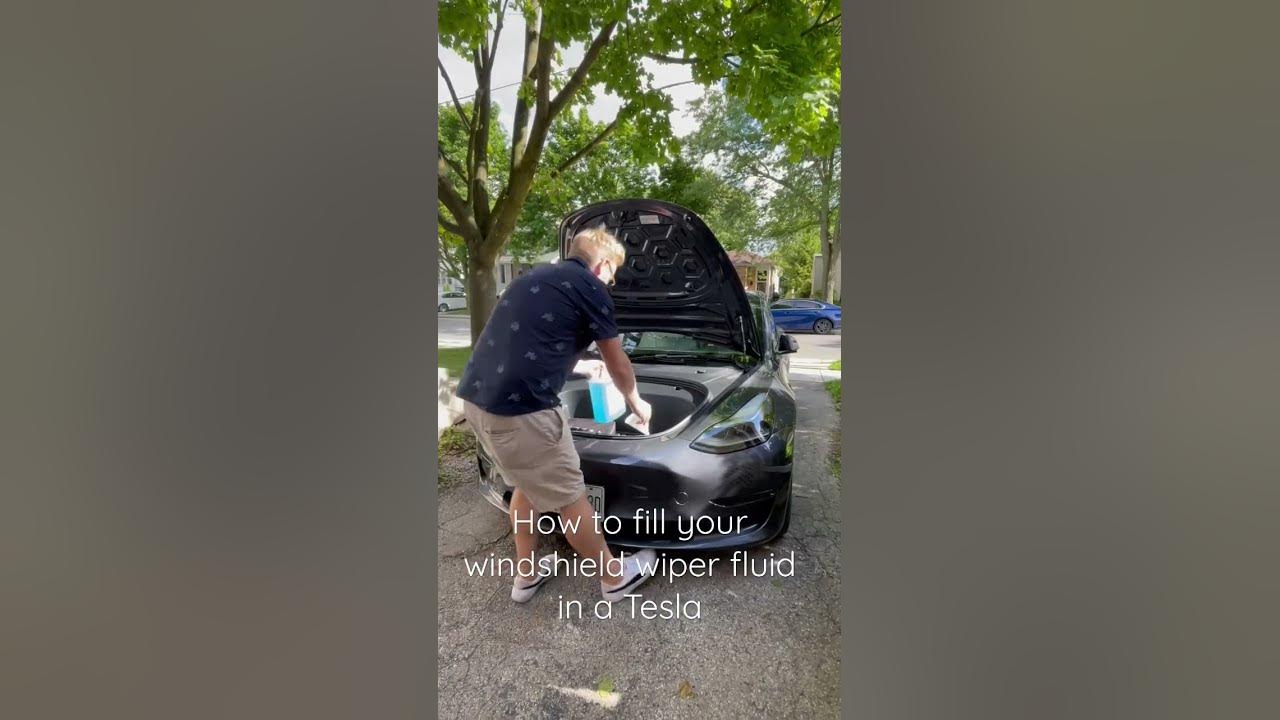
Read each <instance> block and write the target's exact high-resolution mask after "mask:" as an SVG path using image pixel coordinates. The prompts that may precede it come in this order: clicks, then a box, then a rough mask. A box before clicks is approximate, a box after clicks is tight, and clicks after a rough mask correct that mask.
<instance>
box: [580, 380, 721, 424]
mask: <svg viewBox="0 0 1280 720" xmlns="http://www.w3.org/2000/svg"><path fill="white" fill-rule="evenodd" d="M636 384H637V385H638V386H639V389H640V397H641V398H642V399H644V400H645V401H646V402H648V403H649V404H650V405H652V406H653V417H652V418H651V419H650V421H649V434H650V435H657V434H660V433H664V432H666V431H667V430H670V429H671V428H673V427H675V426H676V425H679V424H680V423H681V422H683V421H684V419H685V418H687V417H689V416H690V415H692V414H693V413H694V412H695V411H696V410H697V409H698V408H699V407H701V406H702V403H703V402H704V401H705V400H706V399H707V392H706V390H704V389H702V388H700V387H698V386H696V385H688V384H684V383H676V382H673V381H671V380H655V379H652V378H636ZM560 402H561V403H563V404H564V407H565V410H566V411H567V413H568V415H569V417H570V418H572V419H573V420H574V423H573V425H574V429H575V430H578V431H580V432H587V433H594V434H600V435H641V434H642V433H641V432H640V431H639V430H636V429H635V428H633V427H631V426H630V425H628V424H627V423H625V422H623V420H625V419H626V416H627V415H629V414H630V412H628V413H624V414H623V416H622V417H621V418H618V420H617V421H615V422H612V423H607V424H604V425H599V424H597V423H595V422H593V413H592V411H591V394H590V391H589V390H588V389H587V381H586V380H583V379H573V380H570V381H569V382H567V383H565V386H564V389H563V390H562V391H561V392H560Z"/></svg>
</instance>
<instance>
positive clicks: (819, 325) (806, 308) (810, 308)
mask: <svg viewBox="0 0 1280 720" xmlns="http://www.w3.org/2000/svg"><path fill="white" fill-rule="evenodd" d="M769 311H770V313H772V314H773V324H774V325H776V326H777V328H778V329H779V330H782V331H784V332H792V331H796V330H803V331H813V332H816V333H818V334H819V335H826V334H827V333H829V332H831V331H832V330H836V329H839V327H840V306H839V305H832V304H831V303H825V302H820V301H818V300H779V301H777V302H775V303H773V304H772V305H770V306H769Z"/></svg>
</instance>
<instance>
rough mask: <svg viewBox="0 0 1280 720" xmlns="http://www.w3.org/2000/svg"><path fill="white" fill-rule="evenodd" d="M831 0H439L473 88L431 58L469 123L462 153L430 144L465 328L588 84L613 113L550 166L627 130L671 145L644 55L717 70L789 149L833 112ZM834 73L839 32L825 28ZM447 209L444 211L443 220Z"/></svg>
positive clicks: (646, 151)
mask: <svg viewBox="0 0 1280 720" xmlns="http://www.w3.org/2000/svg"><path fill="white" fill-rule="evenodd" d="M830 4H831V3H830V0H824V1H823V2H821V3H819V2H809V1H803V2H802V1H798V0H770V1H769V2H764V1H762V0H755V1H754V2H745V1H744V0H689V1H686V2H680V3H661V2H652V1H651V0H650V1H648V2H645V1H642V0H444V1H443V2H442V3H441V5H440V10H439V21H440V43H441V45H443V46H444V47H446V48H449V49H450V50H453V51H454V52H456V53H458V55H460V56H461V57H463V58H468V59H470V60H471V64H472V68H473V70H474V73H475V80H476V92H475V94H474V98H473V101H472V103H471V108H470V112H467V110H466V109H465V108H464V107H463V105H462V102H461V100H460V98H459V97H458V94H457V92H456V91H455V88H454V84H453V81H452V78H450V77H449V76H448V74H447V73H446V72H445V70H444V65H443V64H441V65H440V66H439V68H440V73H441V76H442V79H443V80H444V84H445V86H446V87H448V89H449V93H450V98H451V101H452V105H453V109H454V110H455V111H456V113H457V115H458V117H459V119H460V120H461V123H462V126H463V127H464V128H465V130H466V134H467V141H466V143H465V153H463V152H462V151H460V150H455V152H457V153H458V154H457V155H454V154H452V153H450V152H449V150H448V148H447V147H446V145H445V144H444V143H441V145H440V148H441V149H440V155H439V158H438V163H439V170H440V179H439V182H438V184H437V190H438V193H439V198H440V204H441V212H440V224H441V226H442V227H443V228H444V229H445V230H446V231H448V232H451V233H453V234H454V235H456V236H458V237H460V238H461V239H462V241H463V242H464V243H465V244H466V248H467V285H468V294H469V296H470V298H469V304H470V305H471V307H472V312H471V333H472V337H476V336H478V335H479V332H480V330H481V329H483V326H484V323H485V322H486V321H487V319H488V316H489V313H490V312H491V311H492V308H493V305H494V303H495V300H496V293H495V283H494V278H493V266H494V261H495V260H496V259H497V257H498V255H499V254H500V252H501V251H502V248H503V247H504V246H505V245H506V244H507V242H508V240H509V239H510V238H511V237H512V235H513V233H514V231H515V229H516V225H517V221H518V220H519V218H520V217H521V214H522V211H523V209H524V207H525V203H526V201H527V200H528V199H529V197H530V193H531V192H532V191H533V188H534V184H535V180H536V179H537V177H538V171H539V169H540V168H543V165H544V162H545V161H544V157H543V156H544V151H545V150H546V148H547V146H548V140H549V136H550V133H551V129H552V127H553V125H554V123H555V121H556V119H557V118H559V117H560V116H561V115H562V114H563V113H564V112H565V111H566V110H567V109H568V108H569V107H570V106H571V105H573V104H574V103H575V102H578V101H581V100H582V99H583V96H584V93H590V92H591V91H592V88H593V87H597V86H602V87H603V88H604V89H605V90H607V91H609V92H611V93H613V94H614V95H616V96H618V97H619V98H621V99H622V102H623V106H622V110H621V111H620V112H619V114H618V116H617V117H616V118H614V120H613V121H611V122H610V123H608V124H607V125H605V126H604V128H602V129H601V131H600V132H599V133H598V134H597V135H596V136H595V137H593V138H591V139H590V140H588V141H586V143H585V144H584V145H583V146H582V147H581V148H579V149H577V150H575V151H574V152H572V153H570V154H569V155H568V156H567V157H565V158H564V159H563V160H562V161H561V162H560V163H559V165H558V166H556V167H554V168H552V170H553V171H555V172H559V173H563V172H564V171H565V170H567V169H568V168H569V167H572V166H573V165H574V164H575V163H577V162H578V161H580V160H582V159H583V158H584V157H586V156H587V155H589V154H590V153H592V152H593V151H594V150H596V149H597V148H598V147H599V146H600V145H601V144H602V143H603V142H604V140H605V139H607V138H608V137H609V136H610V135H612V134H614V133H616V132H617V131H618V130H620V129H621V128H623V127H624V126H625V127H627V128H629V129H630V130H631V132H630V133H626V134H624V135H623V137H627V138H629V139H630V140H629V142H628V143H627V144H628V147H629V150H630V152H631V153H633V154H634V156H635V158H636V160H637V162H640V163H642V164H648V163H651V162H654V161H657V160H658V159H661V158H663V157H666V156H669V155H671V154H673V149H674V148H673V137H672V134H671V127H670V123H669V114H670V112H671V110H672V104H671V100H670V98H668V97H667V95H666V94H665V92H664V91H665V90H666V88H663V87H655V86H654V84H653V76H652V73H649V72H648V71H646V70H645V69H644V67H643V65H642V62H641V61H642V60H643V59H645V58H649V59H652V60H656V61H659V62H674V63H680V64H686V65H690V66H691V69H692V73H693V77H694V80H695V81H697V82H700V83H703V84H709V83H712V82H716V81H719V80H721V79H724V80H726V85H725V87H726V92H728V93H730V94H731V95H734V96H735V97H739V98H741V99H742V100H743V102H745V103H746V104H747V106H748V108H749V109H750V110H751V112H753V113H761V114H762V115H763V114H768V115H769V120H768V121H767V123H766V124H767V126H769V127H774V126H777V128H778V130H779V132H781V130H782V128H784V127H785V128H790V129H789V130H788V136H787V137H788V139H787V140H786V143H787V144H788V147H791V146H792V145H794V146H796V147H799V146H800V145H801V144H802V143H803V142H806V141H807V140H806V139H807V138H810V136H816V135H819V134H820V133H821V124H822V123H821V119H822V118H824V117H826V116H827V115H828V114H829V112H830V107H829V104H830V102H829V97H828V94H829V90H830V86H831V77H832V74H831V72H830V69H829V67H828V66H829V65H830V64H831V63H830V59H831V57H832V41H831V39H830V38H831V36H832V32H831V28H833V27H838V26H836V25H833V22H834V20H835V19H837V18H838V17H839V14H838V13H837V14H835V15H828V14H827V11H828V8H829V5H830ZM508 11H513V12H516V13H518V14H521V15H523V17H524V20H525V28H526V31H525V37H524V53H523V57H524V61H523V69H522V74H521V86H520V91H519V93H518V94H517V101H516V103H517V104H516V108H515V122H514V127H513V131H512V136H511V141H510V151H509V157H508V160H507V162H506V163H505V165H506V167H505V175H504V176H503V180H502V181H501V182H500V183H498V184H497V185H496V186H495V185H494V184H493V180H494V178H495V176H496V175H497V170H498V168H499V167H500V166H501V165H502V164H503V163H500V162H496V160H497V158H495V157H494V156H493V155H492V154H491V153H490V144H489V138H490V134H491V131H492V128H493V125H494V122H493V117H494V116H493V113H492V104H491V100H492V78H493V68H494V60H495V55H496V48H497V46H498V40H499V38H500V37H501V33H502V27H503V23H504V20H505V18H506V17H507V14H508ZM835 35H836V36H837V37H836V41H835V44H834V47H835V52H834V57H835V58H836V62H835V65H836V74H835V76H834V77H835V81H836V86H838V80H839V76H838V64H839V62H838V60H839V42H838V32H836V33H835ZM574 43H582V44H583V46H584V47H585V52H584V54H583V58H582V61H581V62H580V63H579V64H578V65H577V66H576V67H572V68H563V69H560V70H553V65H555V64H556V63H557V62H558V58H559V57H560V54H561V51H562V50H563V49H564V48H566V47H568V46H570V45H571V44H574ZM446 216H447V217H446Z"/></svg>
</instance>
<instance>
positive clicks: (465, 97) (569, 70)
mask: <svg viewBox="0 0 1280 720" xmlns="http://www.w3.org/2000/svg"><path fill="white" fill-rule="evenodd" d="M577 69H578V68H576V67H571V68H564V69H563V70H557V71H555V72H553V73H551V74H552V75H563V74H564V73H567V72H573V71H574V70H577ZM521 82H523V80H517V81H515V82H513V83H507V84H506V85H499V86H498V87H494V88H489V92H493V91H494V90H506V89H507V88H510V87H515V86H517V85H519V84H520V83H521ZM475 96H476V94H475V93H471V94H470V95H459V96H458V102H462V101H463V100H467V99H468V98H473V97H475ZM452 104H453V98H449V99H448V100H444V101H442V102H439V103H436V105H437V106H439V105H452Z"/></svg>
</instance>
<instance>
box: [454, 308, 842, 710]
mask: <svg viewBox="0 0 1280 720" xmlns="http://www.w3.org/2000/svg"><path fill="white" fill-rule="evenodd" d="M466 322H467V321H466V320H465V319H455V318H447V319H446V318H444V317H441V333H440V344H441V346H442V347H443V346H445V343H446V342H447V341H448V340H449V338H455V339H456V338H459V337H461V338H463V339H464V342H463V344H464V345H465V337H466V328H467V325H466ZM799 339H800V342H801V347H802V348H806V347H807V348H812V350H810V352H812V353H815V354H816V353H818V352H824V353H826V356H825V357H829V358H831V359H835V358H838V357H839V335H838V334H836V335H829V336H813V335H800V336H799ZM455 341H456V340H455ZM807 341H816V342H807ZM821 359H822V356H819V357H815V358H814V361H815V362H816V361H818V360H821ZM827 362H829V361H827ZM832 376H833V375H832V374H831V373H820V372H816V371H810V372H804V371H798V372H795V373H793V374H792V384H793V386H794V388H795V391H796V404H797V411H798V414H799V418H798V427H797V431H796V441H795V465H794V474H793V483H794V503H795V506H794V510H793V515H792V522H791V527H790V530H789V531H788V533H787V534H786V535H785V536H783V537H782V538H780V539H779V540H777V541H775V542H773V543H770V544H768V545H765V546H763V547H759V548H755V549H753V550H750V551H748V552H747V556H748V557H749V558H750V560H751V561H752V562H753V563H755V564H757V565H763V564H765V563H767V562H768V561H769V559H770V557H771V554H772V556H776V557H788V556H789V553H791V552H792V551H794V553H795V566H794V574H793V575H791V576H789V577H768V576H766V577H750V576H746V575H735V574H733V573H732V572H729V571H727V570H725V571H721V568H727V567H728V566H729V565H730V562H731V559H732V558H731V553H727V552H725V553H674V554H673V556H676V557H681V558H686V559H690V560H692V559H693V558H699V557H702V558H708V559H710V558H719V561H720V562H719V566H718V568H717V569H716V571H715V572H713V573H712V574H711V575H710V576H709V577H692V576H686V577H682V578H677V579H675V580H673V581H669V580H668V579H666V578H654V579H653V580H651V581H650V582H649V583H648V584H646V585H645V586H644V587H643V588H642V591H641V592H642V594H643V596H644V600H646V601H654V602H655V603H657V604H658V605H659V606H661V607H674V608H676V609H679V608H681V607H682V606H684V605H686V604H687V603H688V601H690V600H695V601H697V603H698V605H699V606H700V611H699V613H698V614H699V617H697V618H691V617H681V616H680V613H678V612H677V613H674V617H670V619H664V618H666V617H668V616H667V615H662V614H659V615H658V617H653V618H651V619H648V618H646V617H641V616H637V617H634V618H633V617H631V613H630V611H629V606H630V603H629V602H623V603H618V605H616V606H615V610H614V613H615V614H614V616H613V617H611V618H606V619H597V618H596V617H595V616H594V615H593V613H592V606H593V602H594V600H596V599H598V598H599V587H598V580H597V579H595V578H589V577H575V576H565V577H555V578H552V579H551V580H549V581H548V583H547V585H546V586H545V587H544V588H543V589H542V590H541V591H540V592H539V593H538V595H536V596H535V597H534V598H533V600H532V601H530V602H529V603H528V604H527V605H518V604H516V603H514V602H512V601H511V599H510V597H509V592H510V579H509V578H503V577H492V576H483V575H482V576H478V577H473V576H471V575H469V574H468V572H467V569H466V567H465V565H464V562H463V561H464V558H465V559H468V560H472V561H477V560H483V559H485V558H487V557H488V556H489V554H490V553H494V554H496V556H497V557H499V558H501V557H509V556H510V555H511V554H512V553H513V551H514V546H513V543H512V539H511V532H510V528H509V525H508V522H507V518H506V516H505V515H503V514H502V513H501V512H500V511H498V510H496V509H495V508H494V507H493V506H491V505H490V504H489V503H488V502H486V501H485V500H483V499H482V498H481V497H480V495H479V493H478V492H477V490H476V482H475V480H476V470H475V461H474V456H470V455H468V456H455V457H453V458H450V459H448V460H447V461H445V462H443V463H442V465H441V468H440V472H441V484H440V494H439V499H440V506H439V517H438V530H437V532H438V538H439V556H438V562H439V569H440V576H439V577H440V580H439V588H438V598H439V610H438V622H439V646H438V653H439V655H438V657H439V662H440V674H439V679H438V689H439V693H440V701H439V713H440V716H441V717H448V718H471V717H518V718H530V717H536V718H698V719H699V720H714V719H716V718H739V717H770V718H774V717H776V718H835V717H838V716H839V707H840V693H839V681H838V676H839V666H840V636H841V628H840V620H839V607H840V585H841V583H840V557H839V552H838V548H839V543H840V532H841V527H840V515H839V511H838V505H839V501H840V493H841V487H840V481H839V476H838V475H837V474H836V473H835V472H834V471H833V468H832V466H831V464H830V458H831V455H832V453H833V448H832V443H833V442H834V441H836V439H837V438H838V435H837V434H836V433H834V432H833V429H836V428H838V426H839V417H838V415H837V414H836V411H835V407H834V405H833V402H832V399H831V396H830V395H829V394H828V393H827V391H826V390H825V388H824V387H823V385H822V380H823V379H825V378H829V377H832ZM835 376H838V375H835ZM551 549H556V550H559V551H560V552H562V553H572V549H571V548H569V546H568V544H567V543H565V541H564V540H563V538H562V537H560V536H555V537H554V538H551V539H544V540H543V543H542V546H541V547H540V550H539V552H540V554H541V553H543V552H547V551H549V550H551ZM677 596H678V597H679V605H677V604H676V601H677ZM559 597H563V598H564V600H566V601H568V600H581V601H583V605H584V606H585V607H586V609H587V610H586V614H585V616H584V617H582V618H576V617H570V618H560V617H558V615H557V614H558V608H559V606H560V600H559V599H558V598H559ZM602 687H604V688H609V687H612V690H613V692H614V693H616V695H608V694H601V693H598V692H597V690H598V689H600V688H602ZM610 702H613V703H616V707H612V708H610V707H608V705H609V703H610Z"/></svg>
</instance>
